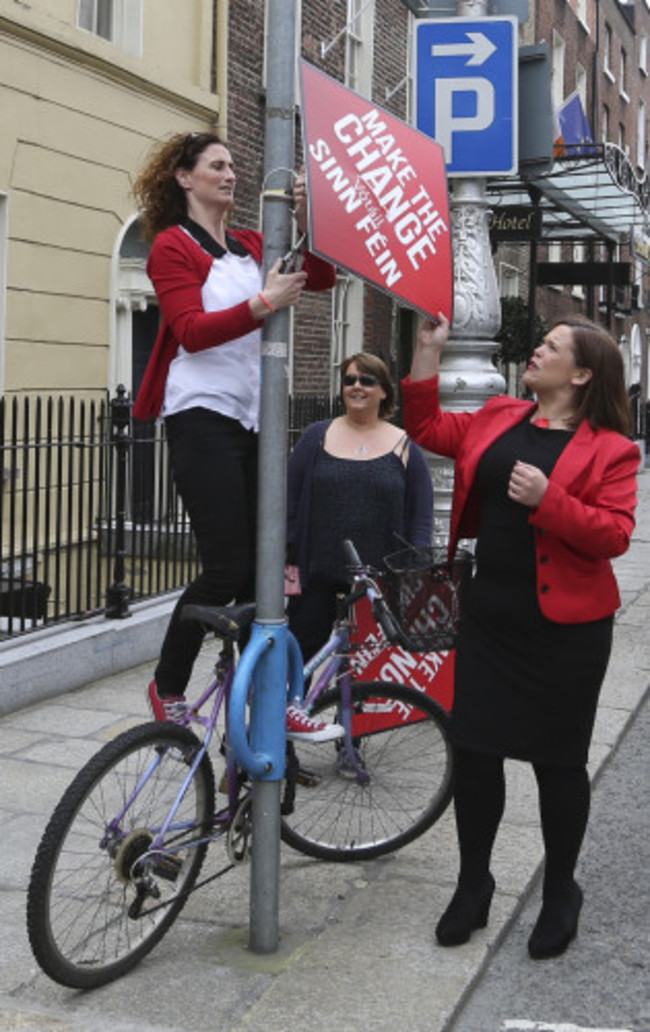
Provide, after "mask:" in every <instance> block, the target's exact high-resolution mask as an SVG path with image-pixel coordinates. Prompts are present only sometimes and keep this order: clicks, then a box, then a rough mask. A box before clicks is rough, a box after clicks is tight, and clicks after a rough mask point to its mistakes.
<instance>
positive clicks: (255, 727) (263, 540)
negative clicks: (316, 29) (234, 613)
mask: <svg viewBox="0 0 650 1032" xmlns="http://www.w3.org/2000/svg"><path fill="white" fill-rule="evenodd" d="M267 28H268V34H267V39H266V68H267V94H266V126H265V146H264V173H265V176H264V194H263V208H262V223H263V225H262V228H263V232H264V265H265V269H268V268H269V266H270V265H272V264H273V262H274V261H275V260H276V259H277V258H279V257H280V256H281V255H282V254H284V253H285V251H287V250H288V248H289V246H290V239H291V212H290V207H291V199H290V193H291V188H292V174H291V170H292V169H293V165H294V152H295V139H294V137H295V129H294V120H295V38H296V2H295V0H267ZM289 330H290V313H289V310H288V309H284V310H283V311H280V312H276V313H274V314H273V315H271V316H270V317H269V318H268V319H266V321H265V323H264V331H263V337H262V396H261V411H260V453H259V468H260V473H259V506H258V528H259V529H258V535H257V571H258V572H257V623H258V624H260V625H261V626H262V631H261V633H264V630H265V629H267V631H268V632H269V635H270V637H272V638H273V647H271V648H269V650H268V652H267V654H266V655H265V656H264V658H263V659H262V661H261V663H260V666H259V669H258V671H256V675H255V678H254V695H253V707H252V713H251V746H252V748H253V749H254V750H256V749H257V748H260V747H261V751H264V744H265V741H266V740H268V737H269V735H270V734H273V735H274V736H275V737H276V738H277V737H278V736H279V737H280V739H281V746H282V749H284V738H283V736H284V734H285V731H284V727H285V725H284V721H285V711H286V690H287V645H286V625H285V620H284V585H283V572H284V552H285V540H286V530H285V528H286V462H287V454H286V453H287V418H288V368H287V366H288V361H289ZM277 744H278V743H277V742H275V745H277ZM282 773H283V771H278V770H275V769H274V770H273V771H272V772H271V774H270V775H269V777H268V778H265V777H264V776H263V777H262V778H261V779H259V780H258V779H256V780H255V781H254V782H253V838H252V853H251V896H250V934H249V945H250V948H251V949H252V950H254V951H255V952H256V953H272V952H273V951H274V950H276V949H277V945H278V910H279V881H280V877H279V876H280V792H281V784H282V782H281V778H282Z"/></svg>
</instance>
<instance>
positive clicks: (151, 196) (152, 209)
mask: <svg viewBox="0 0 650 1032" xmlns="http://www.w3.org/2000/svg"><path fill="white" fill-rule="evenodd" d="M214 143H218V144H221V146H223V147H225V146H226V144H225V143H224V141H223V140H222V139H221V137H219V136H217V135H216V134H215V133H211V132H207V133H176V134H175V135H174V136H171V137H169V138H168V139H165V140H160V141H159V142H158V143H156V144H154V146H153V148H152V150H151V152H150V154H149V157H148V159H147V162H146V164H145V165H144V167H143V168H142V170H141V171H140V172H139V174H138V176H137V177H136V180H135V182H134V184H133V196H134V197H135V200H136V203H137V204H138V206H139V207H140V208H141V215H140V225H141V226H142V235H143V237H144V239H145V240H146V241H147V243H151V242H152V241H153V239H154V237H156V236H157V235H158V233H160V232H161V231H162V230H163V229H168V228H169V226H175V225H176V224H177V223H179V222H182V221H183V219H184V218H185V217H186V215H187V204H186V201H185V192H184V190H183V189H182V188H181V186H179V184H178V183H177V181H176V171H177V169H179V168H184V169H188V170H191V169H193V168H194V166H195V165H196V162H197V160H198V159H199V157H200V156H201V154H202V153H203V151H204V150H205V149H206V147H210V146H211V144H214Z"/></svg>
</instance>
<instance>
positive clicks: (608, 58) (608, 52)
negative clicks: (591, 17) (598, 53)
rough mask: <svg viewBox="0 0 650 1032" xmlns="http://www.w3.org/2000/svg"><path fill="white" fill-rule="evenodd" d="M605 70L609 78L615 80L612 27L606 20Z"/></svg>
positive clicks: (604, 37) (604, 43)
mask: <svg viewBox="0 0 650 1032" xmlns="http://www.w3.org/2000/svg"><path fill="white" fill-rule="evenodd" d="M603 71H604V73H605V75H606V76H607V78H608V79H611V80H612V82H613V81H614V73H613V71H612V27H611V25H608V23H607V22H605V32H604V34H603Z"/></svg>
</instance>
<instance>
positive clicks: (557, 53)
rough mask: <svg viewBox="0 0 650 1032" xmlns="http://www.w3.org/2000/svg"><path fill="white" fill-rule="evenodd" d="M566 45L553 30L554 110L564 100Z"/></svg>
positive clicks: (552, 77) (552, 93) (552, 91)
mask: <svg viewBox="0 0 650 1032" xmlns="http://www.w3.org/2000/svg"><path fill="white" fill-rule="evenodd" d="M565 55H566V45H565V42H564V40H563V39H562V37H561V36H560V34H559V33H558V32H556V31H555V29H554V30H553V64H552V68H551V97H552V100H553V110H554V111H557V110H558V108H559V107H560V105H561V104H562V102H563V100H564V62H565Z"/></svg>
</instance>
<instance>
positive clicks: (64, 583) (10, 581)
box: [0, 388, 338, 638]
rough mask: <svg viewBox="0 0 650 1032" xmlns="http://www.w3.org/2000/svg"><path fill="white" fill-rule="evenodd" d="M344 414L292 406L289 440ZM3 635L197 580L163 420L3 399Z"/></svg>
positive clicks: (100, 407) (124, 407)
mask: <svg viewBox="0 0 650 1032" xmlns="http://www.w3.org/2000/svg"><path fill="white" fill-rule="evenodd" d="M333 410H336V411H338V406H337V402H336V401H334V402H332V399H330V398H329V397H307V396H297V397H295V398H293V399H291V400H290V405H289V412H290V417H289V428H290V430H289V444H290V445H293V443H294V442H295V440H296V439H297V437H298V435H299V434H300V432H301V431H302V429H304V427H305V426H306V425H307V424H308V423H311V422H314V421H315V420H317V419H325V418H327V417H329V416H330V415H331V414H333ZM0 454H1V461H0V469H1V470H2V485H1V488H0V562H1V567H0V638H8V637H9V638H11V637H16V636H19V635H23V634H26V633H29V632H31V631H34V630H37V629H39V628H42V627H44V626H47V625H49V624H55V623H61V622H64V621H71V620H82V619H84V618H87V617H89V616H94V615H97V614H104V615H105V616H107V617H112V618H120V617H123V616H127V615H128V614H129V611H130V608H129V607H130V605H131V604H132V603H133V602H135V601H139V600H143V599H146V598H152V597H155V596H159V595H163V594H165V593H167V592H170V591H173V590H176V589H178V588H180V587H182V586H183V585H184V584H186V583H187V582H188V581H189V580H191V578H192V577H193V576H194V573H195V571H196V567H197V557H196V551H195V547H194V541H193V537H192V533H191V530H190V527H189V523H188V520H187V516H186V514H185V512H184V510H183V506H182V504H181V502H180V500H179V498H178V496H177V494H176V491H175V488H174V484H173V481H172V478H171V476H170V472H169V463H168V455H167V446H166V443H165V439H164V431H163V429H162V427H161V425H160V424H157V423H155V422H152V423H150V424H141V423H138V422H137V421H133V420H132V419H131V402H130V399H129V397H128V395H127V393H126V391H125V390H124V388H119V389H118V391H117V394H116V396H115V397H113V398H109V397H108V396H106V397H105V398H102V399H101V400H99V401H97V400H91V401H87V400H81V401H80V400H79V399H75V398H66V399H64V398H40V397H38V398H20V399H18V398H12V399H6V398H4V399H0Z"/></svg>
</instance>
